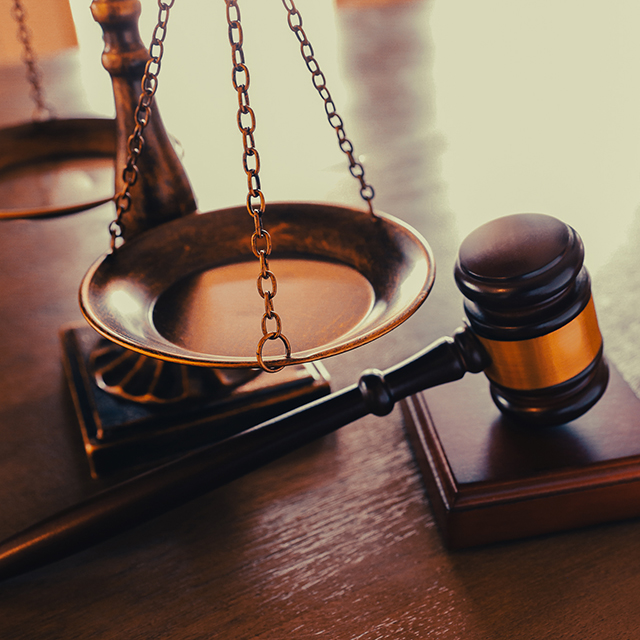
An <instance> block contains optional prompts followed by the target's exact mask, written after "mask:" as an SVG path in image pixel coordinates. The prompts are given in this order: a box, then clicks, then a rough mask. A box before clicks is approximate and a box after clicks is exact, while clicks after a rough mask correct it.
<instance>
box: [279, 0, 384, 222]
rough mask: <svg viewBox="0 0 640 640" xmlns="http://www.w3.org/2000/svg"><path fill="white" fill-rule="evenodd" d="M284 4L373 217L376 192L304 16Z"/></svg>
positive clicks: (286, 1)
mask: <svg viewBox="0 0 640 640" xmlns="http://www.w3.org/2000/svg"><path fill="white" fill-rule="evenodd" d="M282 4H283V5H284V8H285V9H286V10H287V22H288V24H289V28H290V29H291V31H293V33H294V34H295V36H296V38H297V39H298V42H299V43H300V53H301V54H302V58H303V60H304V62H305V64H306V65H307V69H309V71H310V72H311V82H312V83H313V86H314V87H315V88H316V90H317V92H318V94H319V95H320V97H321V98H322V100H323V102H324V110H325V113H326V114H327V120H328V121H329V124H330V125H331V127H332V128H333V129H334V130H335V132H336V135H337V136H338V144H339V146H340V149H341V150H342V151H343V153H344V154H345V155H346V156H347V158H348V160H349V172H350V173H351V175H352V176H353V177H354V178H356V180H358V181H359V182H360V197H361V198H362V199H363V200H364V201H365V202H366V203H367V205H368V207H369V211H370V212H371V214H372V215H373V214H374V212H373V198H374V196H375V192H374V190H373V187H372V186H371V185H370V184H369V183H368V182H367V181H366V180H365V177H364V167H363V166H362V164H361V163H360V162H358V160H356V159H355V157H354V155H353V144H352V142H351V140H349V138H347V134H346V133H345V130H344V123H343V121H342V118H341V117H340V115H339V114H338V112H337V111H336V105H335V103H334V101H333V98H332V97H331V93H330V92H329V89H328V88H327V80H326V78H325V75H324V73H323V72H322V70H321V69H320V65H319V64H318V61H317V60H316V58H315V54H314V51H313V46H312V45H311V43H310V42H309V39H308V38H307V34H306V33H305V31H304V29H303V27H302V16H301V15H300V12H299V11H298V9H296V5H295V4H294V2H293V0H282Z"/></svg>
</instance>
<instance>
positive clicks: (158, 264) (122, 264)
mask: <svg viewBox="0 0 640 640" xmlns="http://www.w3.org/2000/svg"><path fill="white" fill-rule="evenodd" d="M265 220H268V229H269V232H270V234H271V235H272V237H273V252H272V254H271V256H270V259H269V267H270V269H271V271H272V272H273V273H274V274H275V275H276V278H277V286H278V288H277V292H276V295H275V297H274V299H273V301H274V307H275V310H276V312H277V313H278V314H279V316H280V317H281V319H282V333H283V334H284V335H286V337H287V338H288V340H289V342H290V344H291V355H290V357H289V358H287V357H286V353H285V349H284V348H283V345H282V343H281V341H280V340H277V339H276V340H267V343H266V345H265V349H264V352H263V357H264V361H265V362H266V363H267V364H268V365H269V366H270V367H274V368H275V367H277V366H280V365H288V364H299V363H303V362H309V361H312V360H316V359H319V358H325V357H328V356H332V355H336V354H339V353H342V352H344V351H347V350H350V349H352V348H355V347H358V346H360V345H362V344H365V343H367V342H370V341H372V340H374V339H375V338H378V337H380V336H382V335H384V334H385V333H387V332H389V331H391V330H392V329H393V328H395V327H396V326H398V325H399V324H400V323H402V322H403V321H404V320H406V319H407V318H408V317H409V316H411V315H412V314H413V313H414V312H415V311H416V310H417V309H418V307H419V306H420V305H421V304H422V302H423V301H424V300H425V299H426V297H427V295H428V293H429V291H430V289H431V287H432V285H433V281H434V277H435V268H434V260H433V256H432V253H431V249H430V248H429V246H428V244H427V243H426V241H425V240H424V239H423V238H422V237H421V236H420V235H419V234H418V233H417V232H416V231H415V230H413V229H412V228H411V227H410V226H409V225H407V224H405V223H404V222H402V221H400V220H398V219H396V218H394V217H392V216H389V215H386V214H383V213H377V214H376V215H375V216H373V215H372V214H371V213H370V212H368V211H361V210H358V209H352V208H347V207H342V206H335V205H329V204H318V203H301V202H294V203H271V204H268V205H267V210H266V213H265ZM252 230H253V221H252V220H251V218H250V216H249V215H248V214H247V210H246V208H245V207H233V208H229V209H223V210H218V211H212V212H209V213H194V214H191V215H188V216H185V217H183V218H179V219H176V220H173V221H171V222H167V223H164V224H161V225H159V226H157V227H155V228H154V229H152V230H150V231H147V232H145V233H143V234H140V235H138V236H136V237H135V238H133V239H132V240H128V241H127V242H125V243H124V244H123V245H122V246H121V247H119V248H118V249H116V250H115V251H114V252H113V253H111V254H107V255H105V256H103V257H102V258H100V259H99V260H98V261H97V262H96V263H95V264H94V265H93V266H92V267H91V268H90V269H89V271H88V272H87V274H86V276H85V278H84V279H83V282H82V284H81V288H80V306H81V309H82V312H83V314H84V316H85V317H86V319H87V321H88V322H89V324H90V325H91V326H92V327H93V328H94V329H96V330H97V331H98V333H100V334H102V335H103V336H105V337H106V338H108V339H110V340H112V341H113V342H115V343H117V344H120V345H122V346H124V347H126V348H128V349H131V350H133V351H137V352H139V353H142V354H144V355H147V356H151V357H155V358H159V359H162V360H166V361H171V362H177V363H181V364H190V365H201V366H214V367H234V368H239V367H257V366H258V361H257V357H256V345H257V343H258V341H259V339H260V338H261V336H262V331H261V319H262V315H263V313H264V302H263V300H262V298H261V297H260V295H259V294H258V291H257V287H256V280H257V277H260V276H259V262H258V261H257V259H256V258H255V257H254V255H253V253H252V252H251V250H250V243H249V238H250V236H251V232H252ZM267 346H268V347H269V348H271V347H273V349H272V350H267Z"/></svg>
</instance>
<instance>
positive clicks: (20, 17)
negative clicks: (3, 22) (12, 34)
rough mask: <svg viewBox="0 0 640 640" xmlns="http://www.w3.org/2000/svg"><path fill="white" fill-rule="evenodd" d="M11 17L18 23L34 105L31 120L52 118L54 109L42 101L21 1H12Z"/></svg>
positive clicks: (40, 85) (38, 76)
mask: <svg viewBox="0 0 640 640" xmlns="http://www.w3.org/2000/svg"><path fill="white" fill-rule="evenodd" d="M11 15H12V16H13V18H14V19H15V21H16V22H17V23H18V39H19V40H20V42H21V43H22V47H23V54H22V60H23V62H24V63H25V65H26V66H27V81H28V82H29V84H30V85H31V97H32V98H33V101H34V102H35V105H36V106H35V109H34V112H33V120H44V119H46V118H54V117H55V109H54V108H53V107H52V106H51V105H49V104H47V102H46V101H45V99H44V91H43V90H42V82H41V80H42V78H41V74H40V69H39V68H38V61H37V59H36V54H35V52H34V50H33V47H32V46H31V31H30V29H29V27H28V26H27V12H26V11H25V9H24V6H23V5H22V2H21V0H14V2H13V6H12V7H11Z"/></svg>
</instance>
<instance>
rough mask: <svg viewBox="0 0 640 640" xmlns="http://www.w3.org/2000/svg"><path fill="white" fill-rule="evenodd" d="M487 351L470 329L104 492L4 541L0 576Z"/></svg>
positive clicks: (477, 362) (225, 476)
mask: <svg viewBox="0 0 640 640" xmlns="http://www.w3.org/2000/svg"><path fill="white" fill-rule="evenodd" d="M487 358H488V356H487V355H486V353H485V352H484V350H483V348H482V347H481V345H480V344H479V342H478V340H477V338H476V337H475V336H474V335H473V333H472V332H471V330H470V329H468V328H463V329H460V330H459V331H457V332H456V333H455V334H454V336H453V338H442V339H441V340H438V341H437V342H435V343H433V345H431V346H430V347H427V348H426V349H425V350H424V351H422V352H420V353H418V354H417V355H416V356H414V357H413V358H410V359H408V360H406V361H405V362H403V363H401V364H399V365H397V366H395V367H393V368H391V369H389V370H387V371H386V372H384V373H383V372H381V371H378V370H368V371H365V372H364V373H363V374H362V376H361V377H360V381H359V382H358V383H357V384H354V385H351V386H350V387H347V388H345V389H343V390H341V391H338V392H336V393H333V394H331V395H329V396H327V397H325V398H321V399H319V400H316V401H315V402H312V403H309V404H307V405H305V406H303V407H300V408H298V409H294V410H293V411H290V412H288V413H285V414H283V415H282V416H279V417H277V418H274V419H272V420H269V421H267V422H264V423H263V424H261V425H258V426H256V427H253V428H252V429H249V430H247V431H244V432H242V433H240V434H237V435H235V436H233V437H231V438H228V439H227V440H224V441H222V442H219V443H216V444H212V445H209V446H206V447H203V448H202V449H198V450H196V451H193V452H191V453H188V454H186V455H184V456H182V457H180V458H178V459H176V460H174V461H171V462H169V463H166V464H164V465H162V466H160V467H157V468H155V469H153V470H151V471H148V472H147V473H143V474H141V475H139V476H136V477H134V478H132V479H130V480H128V481H126V482H123V483H120V484H117V485H115V486H113V487H111V488H109V489H106V490H104V491H101V492H99V493H97V494H95V495H94V496H92V497H91V498H89V499H87V500H85V501H83V502H80V503H78V504H76V505H74V506H72V507H70V508H68V509H66V510H64V511H62V512H60V513H58V514H55V515H53V516H51V517H49V518H47V519H46V520H43V521H41V522H39V523H37V524H35V525H33V526H31V527H29V528H28V529H25V530H24V531H22V532H20V533H18V534H16V535H14V536H12V537H11V538H8V539H6V540H5V541H4V542H2V543H0V580H5V579H7V578H10V577H13V576H16V575H19V574H21V573H25V572H27V571H31V570H34V569H37V568H39V567H41V566H44V565H46V564H49V563H51V562H55V561H57V560H61V559H63V558H65V557H67V556H70V555H73V554H75V553H78V552H80V551H82V550H84V549H87V548H89V547H91V546H93V545H95V544H98V543H100V542H102V541H104V540H107V539H109V538H111V537H113V536H115V535H117V534H119V533H122V532H124V531H126V530H128V529H132V528H134V527H136V526H138V525H139V524H142V523H143V522H146V521H148V520H150V519H152V518H154V517H156V516H158V515H161V514H162V513H165V512H167V511H169V510H171V509H173V508H175V507H177V506H179V505H181V504H184V503H186V502H188V501H189V500H192V499H193V498H196V497H198V496H201V495H203V494H205V493H207V492H209V491H211V490H213V489H215V488H217V487H220V486H222V485H224V484H227V483H229V482H231V481H232V480H235V479H237V478H239V477H241V476H243V475H245V474H247V473H249V472H251V471H253V470H255V469H258V468H260V467H262V466H264V465H266V464H268V463H269V462H272V461H274V460H276V459H278V458H280V457H282V456H284V455H286V454H287V453H290V452H292V451H294V450H296V449H298V448H299V447H301V446H303V445H305V444H308V443H310V442H312V441H314V440H316V439H317V438H320V437H322V436H324V435H327V434H329V433H331V432H333V431H336V430H337V429H339V428H340V427H342V426H344V425H346V424H349V423H351V422H353V421H354V420H357V419H359V418H362V417H363V416H365V415H367V414H369V413H373V414H375V415H386V414H388V413H389V412H390V411H391V410H392V409H393V406H394V405H395V403H396V402H397V401H398V400H401V399H402V398H405V397H407V396H409V395H411V394H413V393H416V392H418V391H420V390H422V389H426V388H429V387H433V386H436V385H439V384H443V383H445V382H451V381H453V380H457V379H459V378H461V377H462V376H463V375H464V374H465V373H466V372H467V371H471V372H478V371H481V370H482V369H483V368H484V366H485V365H486V364H488V362H487Z"/></svg>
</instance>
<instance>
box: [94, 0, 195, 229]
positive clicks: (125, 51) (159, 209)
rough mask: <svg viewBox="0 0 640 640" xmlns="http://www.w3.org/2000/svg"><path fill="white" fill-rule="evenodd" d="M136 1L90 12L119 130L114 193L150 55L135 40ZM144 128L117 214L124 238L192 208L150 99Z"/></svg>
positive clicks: (100, 2)
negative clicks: (124, 203) (134, 173)
mask: <svg viewBox="0 0 640 640" xmlns="http://www.w3.org/2000/svg"><path fill="white" fill-rule="evenodd" d="M140 12H141V6H140V2H139V0H93V2H92V3H91V13H92V15H93V17H94V19H95V20H96V22H98V23H99V24H100V26H101V27H102V31H103V36H104V43H105V47H104V51H103V53H102V64H103V66H104V68H105V69H106V70H107V71H108V72H109V75H110V76H111V80H112V83H113V94H114V98H115V105H116V121H117V131H118V147H117V164H116V167H117V169H116V193H120V192H121V190H122V187H123V185H124V179H123V176H122V171H123V169H124V167H125V166H126V164H127V159H128V156H129V149H128V144H127V142H128V139H129V136H130V135H131V134H132V132H133V130H134V127H135V119H134V118H135V111H136V107H137V105H138V100H139V97H140V93H141V91H142V88H141V81H142V77H143V75H144V70H145V65H146V64H147V60H148V59H149V51H148V50H147V48H146V47H145V45H144V43H143V42H142V40H141V38H140V33H139V30H138V19H139V17H140ZM151 108H152V111H153V113H152V115H151V117H150V119H149V123H148V124H147V125H146V127H145V130H144V151H143V152H142V153H141V154H140V156H139V158H138V160H137V162H136V164H137V166H138V170H139V172H138V178H137V180H136V183H135V186H134V187H133V188H132V189H131V205H130V207H129V208H128V210H127V211H126V212H125V213H124V214H123V216H122V226H123V230H122V237H123V238H124V239H125V240H128V239H131V238H132V237H134V236H136V235H138V234H139V233H142V232H144V231H146V230H147V229H151V228H153V227H156V226H157V225H159V224H162V223H163V222H168V221H169V220H173V219H175V218H179V217H182V216H185V215H188V214H190V213H193V212H194V211H196V209H197V204H196V200H195V196H194V194H193V191H192V189H191V185H190V183H189V179H188V177H187V175H186V173H185V170H184V167H183V166H182V163H181V162H180V159H179V158H178V156H177V154H176V152H175V150H174V148H173V145H172V144H171V141H170V140H169V137H168V135H167V132H166V130H165V128H164V124H163V122H162V118H161V117H160V113H159V111H158V108H157V105H156V104H155V100H154V102H153V103H152V107H151Z"/></svg>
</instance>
